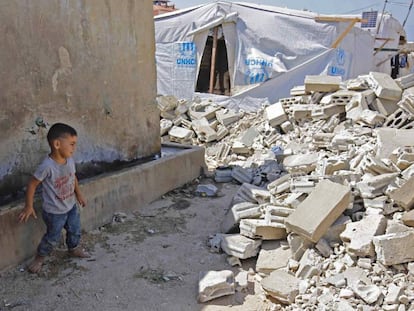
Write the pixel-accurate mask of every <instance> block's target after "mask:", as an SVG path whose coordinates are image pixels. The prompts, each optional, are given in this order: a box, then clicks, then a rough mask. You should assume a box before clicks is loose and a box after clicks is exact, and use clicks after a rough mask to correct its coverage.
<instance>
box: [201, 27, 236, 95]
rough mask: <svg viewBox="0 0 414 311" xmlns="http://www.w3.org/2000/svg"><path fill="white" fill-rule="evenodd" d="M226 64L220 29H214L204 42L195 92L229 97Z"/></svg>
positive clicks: (227, 67)
mask: <svg viewBox="0 0 414 311" xmlns="http://www.w3.org/2000/svg"><path fill="white" fill-rule="evenodd" d="M228 63H229V62H228V58H227V47H226V40H225V38H224V34H223V31H222V29H221V27H215V28H214V29H212V31H211V32H210V34H209V35H208V37H207V40H206V44H205V47H204V51H203V55H202V57H201V62H200V67H199V72H198V78H197V84H196V89H195V91H196V92H200V93H214V94H219V95H228V96H229V95H230V93H231V86H230V75H229V65H228ZM212 73H213V74H212ZM211 75H213V77H211Z"/></svg>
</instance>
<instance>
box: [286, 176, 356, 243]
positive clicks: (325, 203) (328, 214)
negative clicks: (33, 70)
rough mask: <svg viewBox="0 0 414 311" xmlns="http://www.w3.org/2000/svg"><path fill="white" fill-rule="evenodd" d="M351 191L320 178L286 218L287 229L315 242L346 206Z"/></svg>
mask: <svg viewBox="0 0 414 311" xmlns="http://www.w3.org/2000/svg"><path fill="white" fill-rule="evenodd" d="M350 200H351V192H350V189H349V187H348V186H343V185H340V184H337V183H334V182H331V181H329V180H322V181H321V182H319V183H318V185H317V186H316V187H315V190H314V191H312V193H311V194H310V195H309V196H308V197H307V198H306V199H305V200H304V201H303V202H302V203H301V204H299V206H298V207H297V209H296V210H295V212H293V213H292V214H291V215H289V217H287V219H286V222H285V224H286V227H287V229H288V230H290V231H292V232H295V233H297V234H299V235H302V236H304V237H305V238H307V239H309V240H311V241H312V242H317V241H318V240H319V239H320V238H321V237H322V236H323V235H324V234H325V233H326V232H327V231H328V229H329V227H330V226H331V225H332V224H333V223H334V222H335V221H336V220H337V219H338V218H339V216H340V215H341V214H342V213H343V212H344V211H345V209H346V208H347V207H348V205H349V202H350Z"/></svg>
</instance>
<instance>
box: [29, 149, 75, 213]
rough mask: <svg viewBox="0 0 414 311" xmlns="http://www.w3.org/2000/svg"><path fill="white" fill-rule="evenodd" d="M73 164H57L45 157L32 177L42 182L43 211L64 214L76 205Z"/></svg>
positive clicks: (70, 162) (68, 162)
mask: <svg viewBox="0 0 414 311" xmlns="http://www.w3.org/2000/svg"><path fill="white" fill-rule="evenodd" d="M75 172H76V170H75V162H74V161H73V159H72V158H68V159H67V160H66V164H59V163H57V162H55V161H54V160H53V159H51V158H50V157H49V156H48V157H46V158H45V159H44V160H43V162H42V163H41V164H40V165H39V167H38V168H37V170H36V172H35V173H34V174H33V176H34V177H35V178H36V179H38V180H40V181H41V182H42V198H43V205H42V206H43V209H44V210H45V211H46V212H48V213H52V214H64V213H67V212H68V211H70V210H71V209H72V207H73V205H74V204H75V203H76V196H75Z"/></svg>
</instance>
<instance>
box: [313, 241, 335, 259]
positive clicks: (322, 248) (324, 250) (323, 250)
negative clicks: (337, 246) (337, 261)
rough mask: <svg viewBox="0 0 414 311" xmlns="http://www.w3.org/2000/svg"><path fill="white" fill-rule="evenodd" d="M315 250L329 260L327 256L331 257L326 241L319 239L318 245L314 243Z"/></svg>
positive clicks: (331, 251) (329, 247) (330, 249)
mask: <svg viewBox="0 0 414 311" xmlns="http://www.w3.org/2000/svg"><path fill="white" fill-rule="evenodd" d="M315 248H316V249H317V250H318V251H319V253H320V254H321V255H322V256H323V257H325V258H329V256H331V255H332V253H333V250H332V247H331V246H330V245H329V243H328V241H327V240H325V239H324V238H321V239H320V240H319V241H318V243H316V245H315Z"/></svg>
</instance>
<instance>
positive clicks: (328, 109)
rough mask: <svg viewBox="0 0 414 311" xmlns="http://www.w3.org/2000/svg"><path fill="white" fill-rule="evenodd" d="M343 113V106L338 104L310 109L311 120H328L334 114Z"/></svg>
mask: <svg viewBox="0 0 414 311" xmlns="http://www.w3.org/2000/svg"><path fill="white" fill-rule="evenodd" d="M341 113H345V106H344V105H338V104H330V105H326V106H318V107H315V108H313V109H312V112H311V117H312V119H317V120H319V119H328V118H330V117H332V116H333V115H336V114H341Z"/></svg>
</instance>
